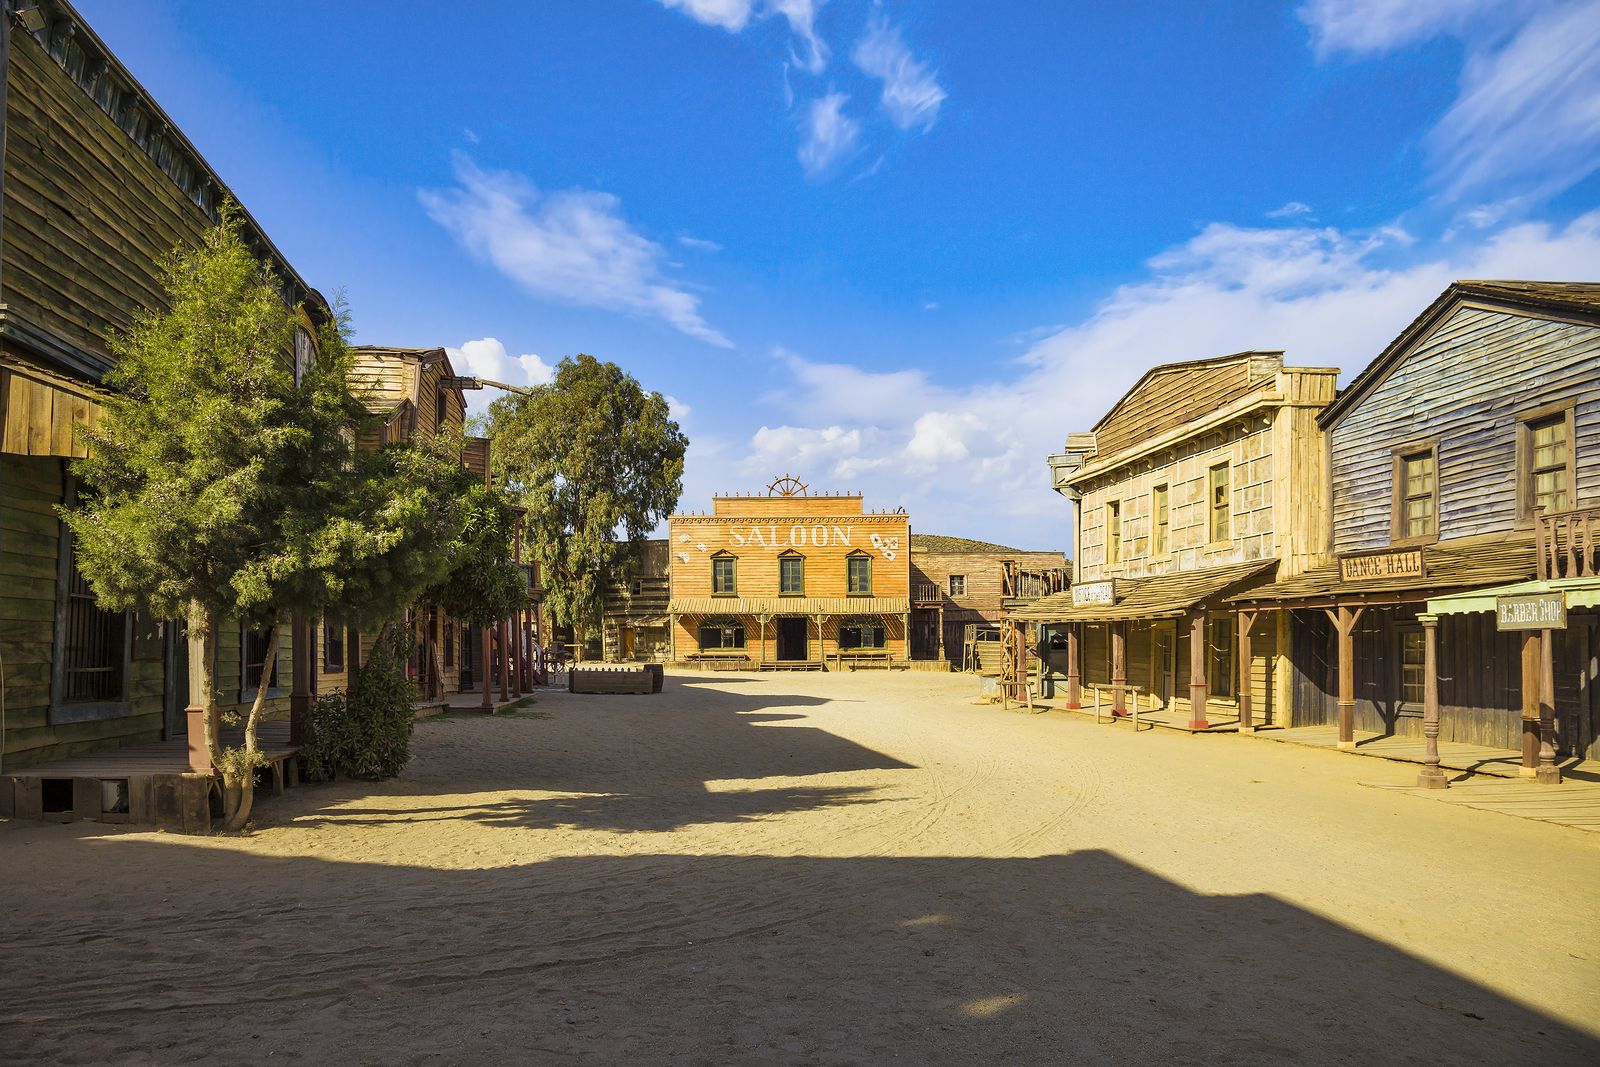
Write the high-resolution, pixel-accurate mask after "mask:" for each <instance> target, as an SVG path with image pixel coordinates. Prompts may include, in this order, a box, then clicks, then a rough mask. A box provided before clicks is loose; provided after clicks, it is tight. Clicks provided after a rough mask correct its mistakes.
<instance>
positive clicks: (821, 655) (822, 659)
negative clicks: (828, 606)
mask: <svg viewBox="0 0 1600 1067" xmlns="http://www.w3.org/2000/svg"><path fill="white" fill-rule="evenodd" d="M814 618H815V619H816V620H817V661H818V662H819V663H821V664H822V669H823V670H827V669H828V655H827V653H826V652H824V651H823V649H822V616H821V615H817V616H814ZM810 658H811V652H810V650H809V649H808V650H807V651H806V659H810Z"/></svg>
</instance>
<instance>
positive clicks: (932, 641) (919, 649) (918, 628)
mask: <svg viewBox="0 0 1600 1067" xmlns="http://www.w3.org/2000/svg"><path fill="white" fill-rule="evenodd" d="M911 658H912V659H938V658H939V613H938V612H937V611H919V612H917V613H916V614H915V615H913V616H912V617H911Z"/></svg>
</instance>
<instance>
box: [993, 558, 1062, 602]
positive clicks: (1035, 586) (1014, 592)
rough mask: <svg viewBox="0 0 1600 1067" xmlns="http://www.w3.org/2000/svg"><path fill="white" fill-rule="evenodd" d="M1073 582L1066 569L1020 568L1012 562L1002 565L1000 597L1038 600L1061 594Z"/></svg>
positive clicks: (1007, 561) (1008, 561)
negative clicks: (1053, 594) (1052, 594)
mask: <svg viewBox="0 0 1600 1067" xmlns="http://www.w3.org/2000/svg"><path fill="white" fill-rule="evenodd" d="M1071 582H1072V575H1071V572H1070V571H1069V570H1067V569H1066V568H1065V567H1019V566H1017V564H1016V563H1014V562H1012V561H1011V560H1006V561H1005V562H1004V563H1003V564H1001V570H1000V595H1001V596H1002V597H1004V598H1005V599H1007V600H1037V599H1039V598H1040V597H1042V596H1049V595H1050V594H1051V593H1059V592H1061V591H1062V590H1064V589H1066V588H1067V586H1068V585H1070V584H1071Z"/></svg>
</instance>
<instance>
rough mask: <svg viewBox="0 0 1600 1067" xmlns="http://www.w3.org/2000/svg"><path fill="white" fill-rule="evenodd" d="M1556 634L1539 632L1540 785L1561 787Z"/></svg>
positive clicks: (1537, 776)
mask: <svg viewBox="0 0 1600 1067" xmlns="http://www.w3.org/2000/svg"><path fill="white" fill-rule="evenodd" d="M1553 636H1554V633H1553V631H1550V630H1541V631H1539V770H1538V773H1537V775H1536V780H1537V781H1538V783H1539V784H1540V785H1560V784H1561V768H1559V767H1557V766H1556V671H1555V641H1554V640H1552V638H1553Z"/></svg>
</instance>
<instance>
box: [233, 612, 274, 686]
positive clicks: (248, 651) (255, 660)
mask: <svg viewBox="0 0 1600 1067" xmlns="http://www.w3.org/2000/svg"><path fill="white" fill-rule="evenodd" d="M267 636H268V635H267V631H266V630H252V629H249V628H245V629H244V630H243V631H242V633H241V634H240V638H239V658H240V662H241V663H242V664H243V666H244V684H243V686H242V687H241V688H243V689H244V691H245V692H247V693H254V692H255V691H256V690H257V689H258V688H260V686H261V671H262V668H264V667H265V666H266V665H267ZM277 685H278V661H277V659H274V660H273V661H272V673H271V674H270V675H268V676H267V688H268V689H275V688H277Z"/></svg>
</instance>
